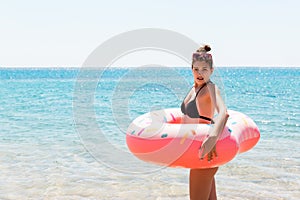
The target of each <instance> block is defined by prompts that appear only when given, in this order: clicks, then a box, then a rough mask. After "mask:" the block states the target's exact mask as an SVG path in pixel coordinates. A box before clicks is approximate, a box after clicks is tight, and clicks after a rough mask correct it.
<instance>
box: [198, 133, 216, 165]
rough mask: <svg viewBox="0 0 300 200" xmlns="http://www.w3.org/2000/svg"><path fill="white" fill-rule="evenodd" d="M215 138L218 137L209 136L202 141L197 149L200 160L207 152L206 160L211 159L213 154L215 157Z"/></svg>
mask: <svg viewBox="0 0 300 200" xmlns="http://www.w3.org/2000/svg"><path fill="white" fill-rule="evenodd" d="M217 139H218V137H217V136H209V137H207V138H206V139H205V140H204V141H203V143H202V145H201V147H200V149H199V151H198V156H199V158H200V159H201V160H202V159H203V158H204V157H205V155H206V154H207V160H208V161H211V160H212V159H213V157H214V156H215V157H217V156H218V154H217V151H216V142H217Z"/></svg>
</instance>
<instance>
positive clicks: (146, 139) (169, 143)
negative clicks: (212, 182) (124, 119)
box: [126, 108, 260, 168]
mask: <svg viewBox="0 0 300 200" xmlns="http://www.w3.org/2000/svg"><path fill="white" fill-rule="evenodd" d="M228 114H229V118H228V121H227V123H226V126H225V128H224V130H223V132H222V134H221V135H220V137H219V138H218V140H217V143H216V155H215V156H214V157H213V159H212V160H210V161H208V159H207V156H206V157H205V158H204V159H202V160H200V159H199V157H198V150H199V147H200V146H201V144H202V142H203V141H204V140H205V138H206V137H207V136H208V131H209V128H210V126H213V125H211V124H182V123H181V119H182V116H183V114H182V112H181V111H180V109H177V108H171V109H164V110H158V111H152V112H149V113H146V114H144V115H141V116H139V117H137V118H136V119H135V120H134V121H133V122H132V123H131V124H130V125H129V127H128V130H127V133H126V143H127V146H128V148H129V150H130V151H131V152H132V153H133V154H134V155H135V156H136V157H138V158H139V159H141V160H143V161H147V162H152V163H156V164H159V165H164V166H168V167H184V168H212V167H218V166H220V165H223V164H225V163H227V162H229V161H230V160H232V159H233V158H234V157H235V156H236V155H237V154H238V153H243V152H245V151H248V150H250V149H251V148H253V147H254V146H255V145H256V143H257V142H258V140H259V138H260V132H259V129H258V127H257V125H256V124H255V123H254V121H253V120H252V119H250V118H249V117H248V116H246V115H245V114H242V113H240V112H237V111H233V110H228Z"/></svg>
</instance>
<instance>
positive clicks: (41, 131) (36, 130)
mask: <svg viewBox="0 0 300 200" xmlns="http://www.w3.org/2000/svg"><path fill="white" fill-rule="evenodd" d="M167 72H168V73H167ZM169 73H171V74H173V76H171V77H170V76H169ZM192 81H193V79H192V74H191V73H190V68H189V67H180V68H174V69H167V68H164V69H159V68H139V69H135V68H133V69H130V68H107V69H100V70H99V71H98V73H93V72H90V71H85V70H84V69H81V71H80V69H74V68H72V69H64V68H62V69H51V68H47V69H32V68H20V69H9V68H0V105H1V106H0V170H1V174H0V199H5V200H6V199H156V200H159V199H161V200H163V199H189V194H188V192H189V191H188V187H189V186H188V175H189V170H188V169H182V168H165V167H160V166H156V165H153V164H150V163H144V162H142V161H138V160H135V158H134V156H133V155H131V156H132V158H131V159H132V160H134V162H135V163H138V164H135V165H132V164H131V161H129V160H128V158H129V157H123V156H121V155H120V154H115V152H121V153H122V152H124V154H125V153H127V154H126V155H129V156H130V154H129V151H128V149H127V146H126V142H125V134H126V127H128V125H129V123H130V122H131V121H132V120H133V119H135V118H136V117H138V116H139V115H141V114H143V113H146V112H149V111H151V110H156V109H163V108H173V107H179V106H180V104H181V101H182V99H183V98H184V96H185V95H186V93H187V92H188V90H189V89H190V88H189V87H191V86H192V84H193V83H192ZM212 81H213V82H215V83H216V84H217V85H218V86H219V88H220V89H221V93H222V95H223V98H224V99H225V103H226V105H227V107H228V109H232V110H237V111H239V112H242V113H245V114H246V115H248V116H249V117H251V118H252V119H253V120H254V121H255V123H256V124H257V125H258V127H259V129H260V132H261V139H260V141H259V142H258V144H257V145H256V146H255V147H254V148H253V149H251V150H250V151H248V152H246V153H244V154H240V155H237V156H236V157H235V158H234V159H233V160H232V161H230V162H229V163H227V164H226V165H224V166H221V167H220V169H219V171H218V173H217V175H216V184H217V194H218V199H221V200H227V199H251V200H252V199H264V200H265V199H270V200H271V199H272V200H273V199H278V200H279V199H289V200H290V199H295V200H296V199H300V192H299V188H300V164H299V163H300V156H299V155H300V150H299V148H298V147H299V145H300V108H299V106H300V105H299V102H300V90H299V88H300V68H275V67H274V68H259V67H253V68H251V67H249V68H242V67H239V68H217V69H216V70H215V75H214V76H213V78H212ZM186 86H188V87H186ZM87 94H91V96H87V97H86V95H87ZM99 130H100V132H101V134H96V133H98V132H99ZM99 137H105V138H104V139H105V141H107V143H106V144H102V143H101V142H99V143H97V141H98V140H99V141H103V140H102V139H103V138H102V139H101V138H99ZM107 144H109V145H110V146H112V147H113V148H115V149H116V151H115V152H106V148H104V147H106V146H105V145H107Z"/></svg>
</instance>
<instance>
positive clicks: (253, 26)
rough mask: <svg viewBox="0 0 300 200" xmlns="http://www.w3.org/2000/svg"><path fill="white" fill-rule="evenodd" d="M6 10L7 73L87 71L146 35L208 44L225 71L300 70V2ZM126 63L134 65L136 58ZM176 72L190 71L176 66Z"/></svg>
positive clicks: (1, 44) (49, 5)
mask: <svg viewBox="0 0 300 200" xmlns="http://www.w3.org/2000/svg"><path fill="white" fill-rule="evenodd" d="M0 5H1V6H0V67H80V66H81V65H82V64H83V62H84V60H85V59H86V58H87V56H88V55H89V54H90V53H91V52H92V51H93V50H94V49H95V48H96V47H97V46H99V45H100V44H101V43H102V42H104V41H106V40H108V39H109V38H111V37H113V36H115V35H118V34H120V33H122V32H126V31H130V30H134V29H140V28H161V29H168V30H172V31H176V32H178V33H181V34H183V35H186V36H187V37H189V38H191V39H192V40H194V41H196V42H197V43H199V44H201V43H208V44H210V45H211V46H212V48H213V50H214V51H213V54H214V58H215V63H216V65H218V66H283V67H292V66H297V67H300V59H299V57H300V56H299V55H298V54H299V47H300V26H299V24H300V12H299V8H300V1H299V0H226V1H224V0H212V1H211V0H205V1H201V0H198V1H194V0H192V1H188V0H187V1H183V0H151V1H146V0H127V1H125V0H118V1H116V0H106V1H102V0H100V1H96V0H95V1H92V0H87V1H79V0H77V1H76V0H75V1H70V0H66V1H62V0H61V1H58V0H51V1H41V0H40V1H38V0H27V1H21V0H19V1H16V0H9V1H4V0H2V1H1V4H0ZM132 57H135V59H136V56H132ZM125 60H126V62H128V63H127V64H130V63H131V61H130V56H128V58H127V59H125ZM124 62H125V61H124ZM142 62H143V61H142V60H140V61H139V63H142ZM156 62H159V61H156ZM162 62H163V61H162ZM121 64H122V63H121ZM158 64H159V63H158ZM170 64H172V65H182V63H181V62H180V61H178V62H177V61H176V59H174V60H172V63H170Z"/></svg>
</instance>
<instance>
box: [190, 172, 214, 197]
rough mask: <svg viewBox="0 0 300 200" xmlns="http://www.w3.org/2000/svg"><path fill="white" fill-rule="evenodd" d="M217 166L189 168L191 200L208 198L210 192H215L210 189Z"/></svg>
mask: <svg viewBox="0 0 300 200" xmlns="http://www.w3.org/2000/svg"><path fill="white" fill-rule="evenodd" d="M217 170H218V168H217V167H216V168H210V169H191V170H190V199H191V200H208V199H209V197H210V194H212V195H213V194H214V193H215V192H214V191H212V189H215V187H212V184H213V183H214V181H213V180H214V175H215V174H216V172H217Z"/></svg>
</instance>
